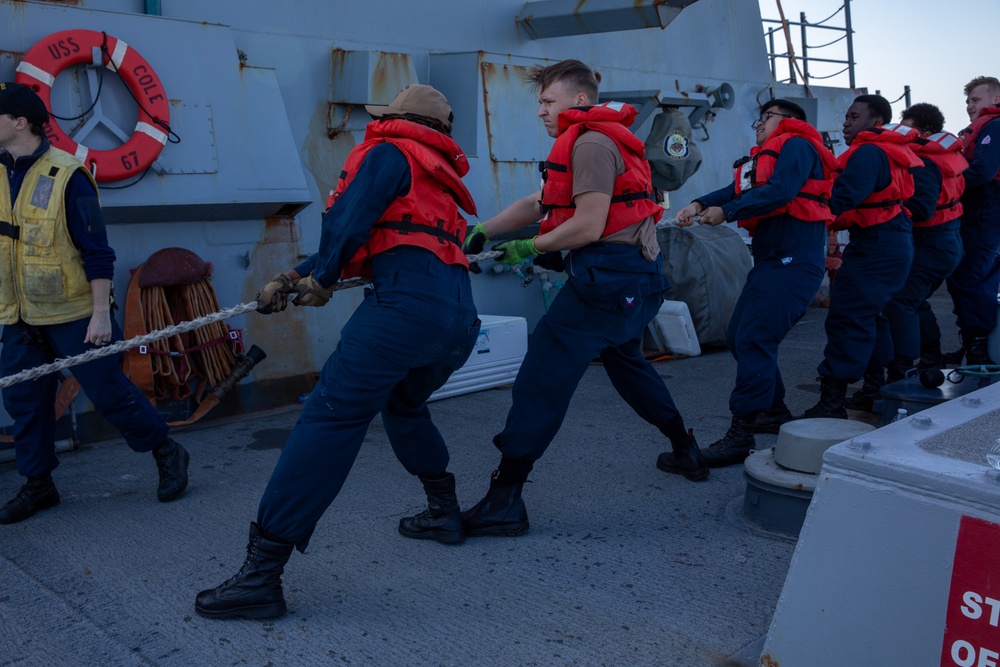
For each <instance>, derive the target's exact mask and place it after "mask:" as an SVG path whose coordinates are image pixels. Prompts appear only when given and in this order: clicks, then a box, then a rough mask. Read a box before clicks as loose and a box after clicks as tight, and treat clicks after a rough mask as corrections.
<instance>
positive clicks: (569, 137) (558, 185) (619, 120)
mask: <svg viewBox="0 0 1000 667" xmlns="http://www.w3.org/2000/svg"><path fill="white" fill-rule="evenodd" d="M636 114H637V112H636V110H635V107H633V106H632V105H630V104H622V103H621V102H605V103H604V104H600V105H597V106H592V107H574V108H572V109H567V110H566V111H563V112H562V113H560V114H559V136H558V138H556V143H555V145H553V146H552V151H551V152H550V153H549V157H548V159H547V160H546V161H545V162H544V163H542V164H541V165H539V166H540V168H541V170H542V201H541V206H542V213H544V214H545V217H544V218H542V224H541V233H542V234H545V233H546V232H551V231H552V230H553V229H555V228H556V227H558V226H559V225H561V224H562V223H564V222H566V221H567V220H569V219H570V218H571V217H573V213H574V210H575V208H576V206H575V205H574V204H573V171H572V169H571V168H570V161H571V158H572V155H573V144H575V143H576V140H577V138H578V137H579V136H580V135H581V134H583V133H584V132H586V131H587V130H594V131H595V132H600V133H601V134H604V135H606V136H608V137H610V138H611V140H612V141H614V142H615V145H616V146H617V147H618V150H619V152H620V153H621V155H622V159H623V160H624V161H625V171H624V173H622V175H621V176H619V177H618V178H616V179H615V184H614V189H613V190H612V193H611V207H610V208H609V209H608V219H607V221H606V222H605V223H604V232H603V233H602V234H601V236H602V237H605V236H608V235H610V234H614V233H615V232H618V231H621V230H623V229H625V228H626V227H629V226H631V225H634V224H635V223H637V222H641V221H643V220H645V219H646V218H648V217H653V218H654V219H655V220H659V219H660V218H661V217H662V216H663V207H662V206H660V205H659V204H657V203H656V202H655V201H654V200H653V179H652V176H650V172H649V163H648V162H646V149H645V147H644V146H643V143H642V141H640V140H639V139H638V137H636V136H635V135H634V134H632V133H631V132H629V131H628V130H627V129H626V128H627V127H628V126H629V125H631V124H632V121H633V120H634V119H635V116H636Z"/></svg>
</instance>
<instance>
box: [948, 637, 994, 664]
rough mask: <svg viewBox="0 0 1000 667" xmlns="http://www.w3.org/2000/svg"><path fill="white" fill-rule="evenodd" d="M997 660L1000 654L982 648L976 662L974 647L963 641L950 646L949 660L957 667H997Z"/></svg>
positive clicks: (960, 640)
mask: <svg viewBox="0 0 1000 667" xmlns="http://www.w3.org/2000/svg"><path fill="white" fill-rule="evenodd" d="M997 658H1000V653H997V652H996V651H991V650H989V649H988V648H984V649H980V650H979V660H978V661H977V660H976V647H975V646H973V645H972V644H970V643H969V642H967V641H965V640H964V639H959V640H958V641H956V642H955V643H954V644H952V645H951V659H952V660H954V661H955V664H956V665H958V667H997Z"/></svg>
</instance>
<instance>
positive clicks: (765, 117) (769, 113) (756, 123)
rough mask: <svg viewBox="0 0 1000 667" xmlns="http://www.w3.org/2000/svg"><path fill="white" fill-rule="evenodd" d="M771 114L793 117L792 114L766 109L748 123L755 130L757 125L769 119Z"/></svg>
mask: <svg viewBox="0 0 1000 667" xmlns="http://www.w3.org/2000/svg"><path fill="white" fill-rule="evenodd" d="M771 116H777V117H778V118H793V116H789V115H788V114H784V113H777V112H775V111H766V112H764V114H763V115H761V117H760V118H758V119H757V120H755V121H754V122H752V123H750V127H751V128H753V129H755V130H756V129H757V128H758V127H760V126H761V125H763V124H764V123H766V122H767V121H769V120H770V119H771Z"/></svg>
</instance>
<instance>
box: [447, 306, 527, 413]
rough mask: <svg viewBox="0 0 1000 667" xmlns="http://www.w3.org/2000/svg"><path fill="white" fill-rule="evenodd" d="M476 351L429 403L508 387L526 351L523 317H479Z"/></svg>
mask: <svg viewBox="0 0 1000 667" xmlns="http://www.w3.org/2000/svg"><path fill="white" fill-rule="evenodd" d="M479 319H480V320H482V323H483V324H482V327H481V328H480V330H479V340H477V341H476V349H474V350H473V351H472V354H471V355H470V356H469V359H468V361H466V362H465V365H464V366H462V367H461V368H459V369H458V370H457V371H455V372H454V373H453V374H452V376H451V377H450V378H448V381H447V382H446V383H445V385H444V386H443V387H441V388H440V389H438V390H437V391H436V392H434V393H433V394H431V397H430V399H428V400H430V401H436V400H437V399H439V398H448V397H449V396H458V395H459V394H470V393H472V392H474V391H482V390H483V389H492V388H493V387H499V386H500V385H504V384H510V383H512V382H513V381H514V377H515V376H516V375H517V370H518V369H519V368H520V367H521V361H523V360H524V354H525V352H527V350H528V323H527V321H526V320H525V319H524V318H523V317H508V316H505V315H480V316H479Z"/></svg>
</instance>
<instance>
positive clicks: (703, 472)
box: [656, 459, 712, 482]
mask: <svg viewBox="0 0 1000 667" xmlns="http://www.w3.org/2000/svg"><path fill="white" fill-rule="evenodd" d="M656 467H657V468H658V469H660V470H662V471H663V472H669V473H673V474H675V475H684V477H686V478H687V479H689V480H691V481H692V482H700V481H702V480H705V479H708V476H709V475H710V474H711V472H712V471H711V470H709V469H708V466H705V467H704V468H698V469H697V470H688V469H686V468H681V467H679V466H673V465H670V464H668V463H664V462H663V461H661V460H659V459H657V460H656Z"/></svg>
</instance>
